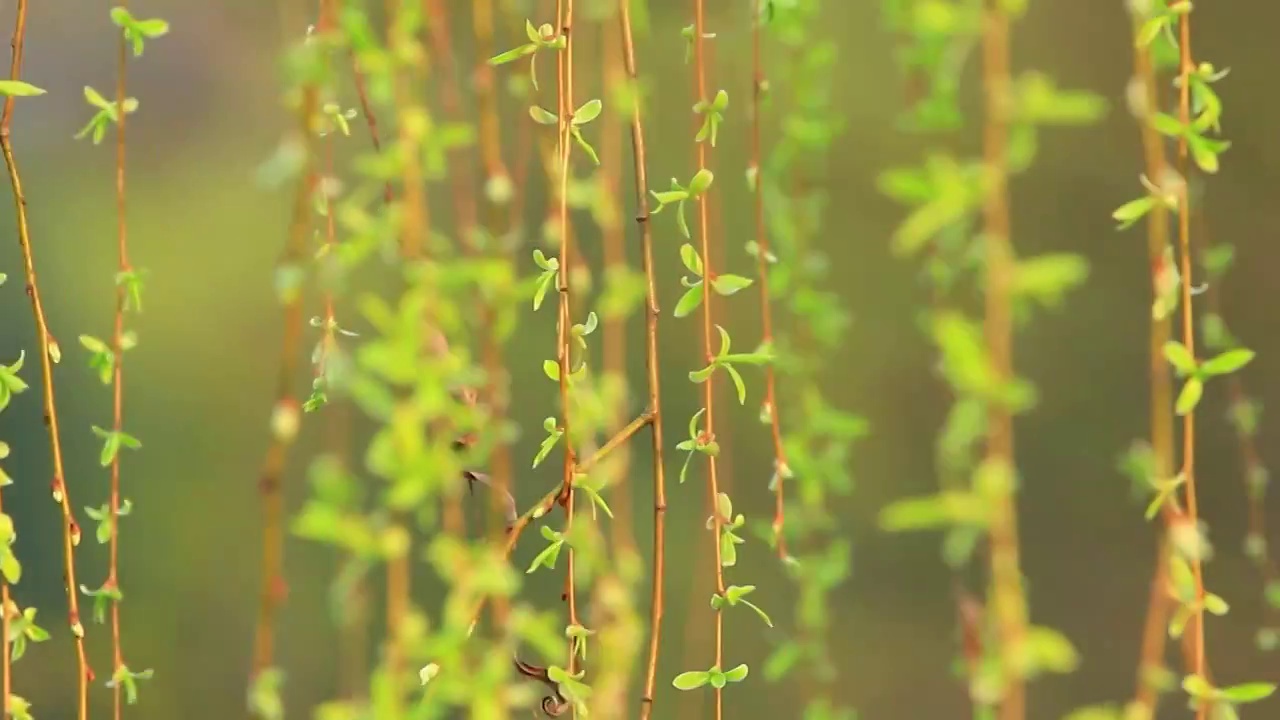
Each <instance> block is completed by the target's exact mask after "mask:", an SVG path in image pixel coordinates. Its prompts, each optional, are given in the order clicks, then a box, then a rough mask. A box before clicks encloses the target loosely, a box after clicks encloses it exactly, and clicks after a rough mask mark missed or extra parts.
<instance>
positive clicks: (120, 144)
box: [103, 0, 133, 720]
mask: <svg viewBox="0 0 1280 720" xmlns="http://www.w3.org/2000/svg"><path fill="white" fill-rule="evenodd" d="M120 7H122V8H125V9H126V10H127V9H128V7H129V3H128V0H121V2H120ZM116 55H117V59H116V107H117V108H123V107H124V104H125V97H126V96H125V89H126V80H127V72H128V58H129V41H128V39H127V38H126V37H125V35H124V33H120V42H119V47H118V49H117V51H116ZM127 115H128V113H125V112H119V113H117V114H116V255H117V258H118V260H119V266H118V275H117V280H116V307H115V324H114V327H113V331H112V334H111V352H112V355H113V357H114V359H115V361H114V363H113V364H112V379H111V429H112V431H113V432H115V433H117V434H119V433H121V432H123V431H124V314H125V309H126V307H127V305H128V297H129V296H128V288H127V287H126V286H125V284H124V282H122V280H123V278H124V277H125V276H126V275H127V274H128V273H130V272H132V270H133V266H132V265H131V264H130V263H129V235H128V222H127V216H126V213H125V207H126V206H125V118H126V117H127ZM110 504H111V507H110V513H111V515H110V517H111V520H110V522H111V541H110V543H109V545H108V548H107V555H108V560H107V562H108V565H107V581H106V583H104V584H103V590H104V591H107V590H114V589H117V588H119V586H120V566H119V558H120V453H119V452H117V453H115V454H114V455H113V456H112V458H111V498H110ZM111 659H112V663H111V664H112V675H113V676H114V675H115V674H116V673H119V672H121V671H122V670H123V669H124V667H125V662H124V650H123V647H122V645H121V641H120V602H119V601H118V600H113V601H112V603H111ZM120 686H121V683H113V684H112V686H111V706H112V717H114V718H115V720H120V717H121V714H122V707H121V687H120Z"/></svg>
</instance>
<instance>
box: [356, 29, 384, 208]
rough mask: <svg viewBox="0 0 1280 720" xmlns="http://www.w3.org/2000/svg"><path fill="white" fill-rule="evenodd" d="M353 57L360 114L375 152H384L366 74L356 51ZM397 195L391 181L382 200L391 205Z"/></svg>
mask: <svg viewBox="0 0 1280 720" xmlns="http://www.w3.org/2000/svg"><path fill="white" fill-rule="evenodd" d="M349 54H350V56H351V79H352V81H353V83H354V84H355V86H356V97H357V98H358V99H359V100H360V114H362V115H364V121H365V125H367V126H368V128H369V140H370V141H371V142H372V143H373V150H374V152H377V153H381V152H382V136H381V134H380V133H379V132H378V116H377V115H376V114H375V113H374V110H373V104H372V103H370V102H369V90H368V88H367V87H366V86H365V81H364V73H363V72H361V70H360V63H359V62H358V61H357V60H356V55H355V51H354V50H352V51H350V53H349ZM394 197H395V193H394V192H393V191H392V189H391V181H390V180H388V181H387V182H386V183H385V184H384V185H383V186H382V200H383V202H385V203H386V204H388V205H390V204H391V201H392V199H393V198H394Z"/></svg>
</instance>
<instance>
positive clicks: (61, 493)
mask: <svg viewBox="0 0 1280 720" xmlns="http://www.w3.org/2000/svg"><path fill="white" fill-rule="evenodd" d="M26 30H27V0H18V6H17V16H16V19H15V21H14V29H13V41H12V48H13V51H12V54H11V56H10V57H11V59H10V66H9V80H10V81H15V82H16V81H19V80H20V79H21V77H22V50H23V44H24V42H25V41H26ZM13 109H14V96H13V95H9V96H8V97H6V98H5V102H4V114H3V115H2V116H0V152H2V153H3V154H4V164H5V168H6V169H7V170H8V172H9V183H10V185H11V186H12V188H13V203H14V213H15V216H16V218H17V225H18V244H19V245H20V246H21V248H22V263H23V273H24V278H25V280H26V285H27V296H28V297H29V298H31V311H32V314H33V315H34V316H35V323H36V334H37V336H38V339H39V344H40V370H41V374H42V378H41V380H42V390H43V396H44V419H45V424H46V425H47V426H48V428H49V451H50V454H51V456H52V460H53V500H54V502H56V503H58V505H59V507H60V508H61V510H62V561H63V566H64V569H65V572H66V578H65V581H66V582H65V583H64V584H65V588H66V593H67V605H68V607H69V610H68V614H67V624H68V626H70V628H71V633H72V635H73V636H74V637H75V646H76V667H77V672H76V675H77V694H76V699H77V703H76V708H77V712H76V717H77V718H78V719H79V720H87V718H88V717H89V704H88V703H89V700H88V697H89V683H91V682H93V670H92V669H91V668H90V667H89V660H88V657H87V656H86V655H85V647H84V625H83V624H81V622H80V600H79V597H78V596H77V593H78V588H79V587H80V585H79V584H78V583H77V582H76V564H75V547H76V546H77V545H79V544H80V526H79V525H78V524H76V520H75V516H74V515H73V514H72V511H71V494H70V492H69V491H68V490H67V484H66V474H65V471H64V469H63V464H62V441H61V438H60V435H59V431H58V409H57V403H56V400H55V397H54V389H53V359H54V357H56V356H58V355H60V354H61V351H60V350H59V349H58V344H57V341H56V340H55V339H54V337H53V334H52V333H50V332H49V323H48V320H47V319H46V317H45V314H44V305H43V304H42V303H41V302H40V288H39V285H38V284H37V282H36V268H35V254H34V250H33V247H32V243H31V228H30V225H29V223H28V220H27V198H26V195H25V194H24V193H23V192H22V178H21V175H20V173H19V172H18V161H17V159H16V158H15V157H14V154H13V141H12V139H11V137H10V126H11V124H12V122H13ZM4 594H5V595H6V596H7V594H8V589H7V586H5V590H4ZM6 599H7V598H6ZM0 614H2V615H4V616H5V620H6V624H7V620H8V608H7V606H6V608H5V609H4V612H3V613H0ZM6 654H8V653H7V652H6ZM6 670H7V660H6ZM5 684H6V685H7V684H8V674H7V673H6V675H5ZM4 702H5V704H6V706H7V705H8V704H9V696H8V695H7V694H6V695H5V700H4Z"/></svg>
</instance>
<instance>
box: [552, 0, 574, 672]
mask: <svg viewBox="0 0 1280 720" xmlns="http://www.w3.org/2000/svg"><path fill="white" fill-rule="evenodd" d="M556 6H557V7H556V17H557V19H558V22H559V26H560V34H561V36H562V37H563V38H564V41H565V45H564V49H563V50H561V51H560V53H558V54H557V58H556V65H557V70H558V71H559V73H558V75H559V76H558V78H557V82H556V97H557V111H558V114H557V117H558V120H559V125H558V127H559V128H560V133H559V161H560V190H559V196H558V202H559V211H558V213H559V216H558V220H559V229H560V272H559V275H558V277H557V286H558V289H559V291H560V303H559V321H558V322H557V325H556V355H557V361H558V365H559V368H560V371H559V375H560V413H561V426H562V428H563V430H564V438H565V444H564V476H563V480H562V484H561V492H562V498H563V500H562V502H563V503H564V509H565V533H566V534H568V533H569V532H571V531H572V530H573V516H574V504H575V503H574V487H573V476H574V473H575V470H576V466H577V455H576V453H575V450H574V436H573V433H572V431H571V430H570V427H571V426H570V420H569V416H570V392H569V382H570V380H569V372H570V370H572V367H573V363H572V358H571V350H572V347H571V344H570V343H571V338H570V335H569V327H570V325H571V324H572V322H573V318H572V298H571V296H570V292H569V265H570V260H571V256H570V254H569V253H570V247H569V159H570V156H571V155H572V148H573V144H572V141H571V138H570V134H569V133H570V128H571V127H572V125H571V116H572V113H573V0H558V1H557V3H556ZM574 565H575V558H574V551H573V547H572V545H571V546H570V547H569V550H568V557H567V559H566V562H565V601H566V602H567V603H568V608H569V621H568V622H569V625H570V626H575V625H578V597H577V590H576V587H575V585H576V583H575V582H574V569H575V568H574ZM577 667H578V658H577V654H576V653H575V652H574V643H573V641H572V640H570V641H569V660H568V671H569V673H570V674H572V673H575V672H577Z"/></svg>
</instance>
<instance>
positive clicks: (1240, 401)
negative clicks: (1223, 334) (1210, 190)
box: [1195, 197, 1277, 626]
mask: <svg viewBox="0 0 1280 720" xmlns="http://www.w3.org/2000/svg"><path fill="white" fill-rule="evenodd" d="M1195 214H1196V219H1197V222H1196V231H1197V232H1198V233H1199V235H1200V248H1201V252H1203V251H1204V250H1206V249H1208V248H1209V247H1211V243H1210V242H1209V221H1208V212H1207V209H1206V204H1205V201H1204V199H1203V197H1202V199H1201V201H1200V208H1199V209H1198V210H1197V211H1196V213H1195ZM1205 305H1206V306H1207V308H1208V310H1209V312H1210V313H1211V314H1213V315H1216V316H1218V317H1222V290H1221V289H1220V287H1219V283H1216V282H1211V283H1209V287H1208V289H1207V290H1206V291H1205ZM1226 381H1227V406H1228V407H1229V408H1231V411H1232V414H1233V415H1234V413H1235V411H1237V410H1238V409H1242V408H1245V407H1247V406H1248V404H1249V395H1248V393H1247V392H1245V385H1244V380H1243V379H1242V378H1241V375H1240V373H1239V372H1235V373H1232V374H1230V375H1228V376H1227V377H1226ZM1232 425H1233V426H1234V427H1235V433H1236V444H1237V446H1238V448H1239V451H1240V469H1241V479H1243V480H1244V486H1245V487H1244V490H1245V497H1246V498H1247V501H1248V512H1249V525H1248V530H1247V534H1246V535H1245V537H1246V538H1249V545H1250V546H1252V544H1253V539H1259V540H1262V541H1264V542H1265V541H1266V538H1267V526H1268V523H1267V504H1266V491H1265V485H1260V484H1259V483H1258V478H1264V477H1266V466H1265V465H1263V462H1262V455H1261V453H1260V452H1259V451H1258V443H1257V436H1256V433H1255V431H1253V430H1252V429H1251V428H1248V427H1246V426H1245V425H1243V424H1241V423H1240V422H1239V421H1236V422H1233V423H1232ZM1261 549H1262V554H1261V555H1253V550H1252V547H1251V549H1250V557H1251V558H1252V559H1253V560H1254V562H1255V564H1256V565H1257V566H1258V570H1259V571H1260V573H1261V575H1262V577H1261V580H1262V587H1263V590H1264V592H1265V591H1266V589H1267V588H1268V587H1270V586H1271V584H1272V583H1274V582H1275V581H1276V578H1277V572H1276V562H1275V559H1274V558H1273V557H1272V556H1271V552H1270V549H1269V548H1268V547H1267V546H1266V545H1263V546H1262V548H1261ZM1276 614H1277V613H1276V608H1275V607H1274V606H1272V604H1271V603H1270V602H1266V601H1264V602H1263V615H1264V617H1265V618H1274V617H1275V616H1276ZM1267 626H1272V623H1271V622H1268V623H1267Z"/></svg>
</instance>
